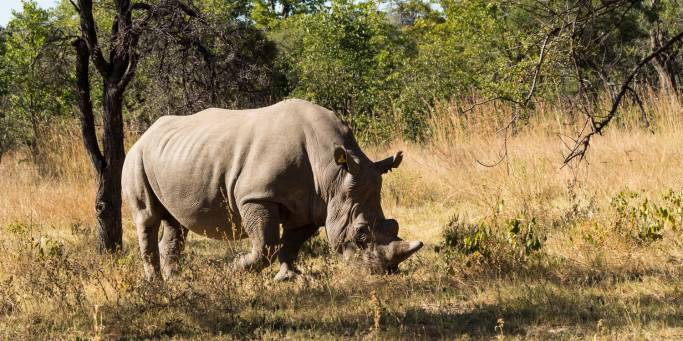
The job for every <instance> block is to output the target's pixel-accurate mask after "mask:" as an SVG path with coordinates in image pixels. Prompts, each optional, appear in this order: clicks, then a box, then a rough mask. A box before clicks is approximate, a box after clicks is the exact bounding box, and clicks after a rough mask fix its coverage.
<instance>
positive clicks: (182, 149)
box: [122, 100, 422, 280]
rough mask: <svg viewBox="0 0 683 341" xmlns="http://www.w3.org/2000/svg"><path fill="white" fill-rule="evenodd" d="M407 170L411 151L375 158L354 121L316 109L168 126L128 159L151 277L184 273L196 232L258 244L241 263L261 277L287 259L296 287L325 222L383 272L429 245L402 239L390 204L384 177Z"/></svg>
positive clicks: (291, 106) (213, 115)
mask: <svg viewBox="0 0 683 341" xmlns="http://www.w3.org/2000/svg"><path fill="white" fill-rule="evenodd" d="M400 162H401V153H400V152H399V153H397V154H396V156H394V157H390V158H387V159H385V160H382V161H379V162H372V161H370V160H369V159H368V157H367V156H365V154H363V152H362V151H361V150H360V148H359V147H358V144H357V143H356V140H355V139H354V138H353V135H352V134H351V131H350V130H349V128H348V127H347V126H346V125H345V124H343V123H342V122H341V121H340V120H339V119H338V118H337V117H336V116H335V115H334V114H333V113H332V112H331V111H329V110H327V109H324V108H322V107H320V106H317V105H314V104H312V103H309V102H306V101H302V100H287V101H283V102H280V103H277V104H275V105H272V106H270V107H266V108H260V109H253V110H238V111H234V110H224V109H213V108H212V109H207V110H204V111H201V112H199V113H197V114H194V115H190V116H165V117H162V118H160V119H159V120H157V121H156V122H155V123H154V124H153V125H152V126H151V127H150V128H149V129H148V130H147V131H146V132H145V133H144V135H142V137H140V139H139V140H138V141H137V142H136V143H135V145H134V146H133V147H132V148H131V149H130V151H129V152H128V155H126V160H125V163H124V166H123V179H122V185H123V195H124V197H125V199H126V201H127V202H128V203H129V205H130V208H131V212H132V216H133V221H134V223H135V226H136V228H137V234H138V240H139V243H140V252H141V254H142V258H143V263H144V267H145V274H146V276H147V278H148V279H154V278H160V275H161V270H163V272H164V276H165V277H169V276H172V275H173V274H174V273H176V272H177V270H178V259H179V257H180V253H181V251H182V249H183V244H184V240H185V238H186V236H187V230H188V229H189V230H192V231H193V232H195V233H199V234H202V235H205V236H207V237H209V238H215V239H227V240H235V239H242V238H246V237H248V238H249V239H250V240H251V244H252V249H251V252H250V253H248V254H246V255H242V256H240V257H238V258H237V259H236V261H235V265H236V266H237V267H238V268H239V269H249V270H256V271H259V270H261V269H262V268H263V267H265V266H267V265H269V264H270V263H271V262H273V261H275V259H277V260H278V261H279V262H280V271H279V272H278V274H277V276H276V277H275V278H276V279H278V280H284V279H290V278H293V277H295V276H296V274H297V273H298V272H297V270H296V269H295V267H294V264H293V262H294V260H295V259H296V257H297V253H298V251H299V248H300V247H301V245H302V244H303V242H304V241H306V240H307V239H308V238H309V237H311V236H312V235H314V234H315V232H316V231H317V230H318V228H319V227H320V226H323V225H324V226H325V228H326V232H327V236H328V240H329V243H330V246H331V247H332V248H333V249H335V250H336V251H337V252H339V253H343V254H344V256H345V258H349V257H351V256H353V255H354V254H363V255H364V256H363V257H357V258H364V259H366V260H368V259H369V261H368V262H366V263H371V264H373V266H374V271H375V272H377V271H389V272H391V271H395V270H396V269H397V267H398V263H399V262H401V261H403V260H405V259H406V258H408V256H410V255H411V254H413V253H414V252H415V251H417V250H418V249H419V248H420V247H421V246H422V243H421V242H405V241H402V240H401V239H400V238H398V224H397V223H396V221H395V220H392V219H385V217H384V213H383V212H382V207H381V206H380V190H381V187H382V179H381V175H382V174H383V173H386V172H388V171H389V170H391V169H392V168H395V167H397V166H398V165H399V163H400ZM162 223H163V229H164V230H163V234H162V238H161V241H160V242H158V237H157V236H158V232H159V226H160V225H161V224H162ZM280 224H282V236H280V228H279V226H280ZM378 266H379V268H378Z"/></svg>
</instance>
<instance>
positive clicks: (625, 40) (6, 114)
mask: <svg viewBox="0 0 683 341" xmlns="http://www.w3.org/2000/svg"><path fill="white" fill-rule="evenodd" d="M156 3H162V4H168V3H170V4H173V3H174V2H173V1H160V2H152V4H156ZM188 7H190V8H192V9H193V11H194V12H193V13H198V16H197V17H191V16H188V15H187V13H186V12H178V13H171V14H169V15H164V16H159V17H157V18H161V19H160V20H157V21H156V22H153V23H151V24H149V25H148V26H147V27H150V28H151V29H149V30H147V31H146V32H145V34H143V35H142V37H141V38H140V39H141V40H142V42H141V43H140V44H139V45H140V51H139V53H140V54H141V56H142V60H141V62H140V65H139V66H138V70H137V74H136V76H135V79H134V80H133V83H132V85H131V86H130V88H129V89H127V91H126V93H125V103H124V112H125V119H126V122H127V124H128V127H129V128H130V129H132V130H133V131H141V130H144V129H145V128H146V126H147V125H149V124H150V123H151V122H152V121H153V120H154V119H155V118H157V117H158V116H161V115H167V114H179V115H183V114H189V113H193V112H196V111H198V110H200V109H202V108H206V107H209V106H219V107H227V108H248V107H258V106H263V105H267V104H270V103H274V102H275V101H277V100H280V99H282V98H286V97H299V98H305V99H309V100H311V101H313V102H316V103H318V104H320V105H322V106H325V107H328V108H331V109H333V110H335V111H336V112H337V113H339V114H340V115H342V116H343V117H344V118H345V119H346V120H347V121H349V122H351V123H352V124H353V125H354V127H356V132H357V134H358V135H360V136H361V137H363V139H365V140H370V141H381V140H385V139H386V138H387V137H405V138H408V139H412V140H424V139H425V138H426V137H428V136H429V133H430V132H429V131H428V129H426V126H427V125H426V123H425V122H426V120H427V119H428V118H429V116H430V113H431V111H432V110H433V108H434V106H435V105H436V103H438V102H443V101H449V100H454V99H456V100H457V99H462V98H469V97H473V96H474V97H476V98H477V99H479V100H486V99H494V98H495V99H497V100H499V101H509V102H512V103H517V104H518V105H519V108H520V109H519V110H520V113H521V114H519V115H517V116H520V117H527V116H529V115H532V114H533V107H534V103H535V102H537V101H539V100H559V101H564V103H566V104H567V105H568V107H571V108H570V110H568V113H569V114H577V113H581V112H582V111H586V110H587V108H588V107H589V108H590V109H589V110H591V112H593V111H598V112H596V115H600V114H605V113H604V112H599V111H600V110H603V111H607V108H599V109H598V108H596V107H595V100H596V98H597V97H598V96H599V95H600V94H602V93H605V92H608V93H610V94H611V95H614V93H615V92H616V91H618V90H619V89H618V87H619V85H620V83H621V81H622V80H623V79H624V78H625V77H626V76H627V75H628V73H629V72H630V71H631V69H632V68H633V67H634V66H635V65H636V63H637V62H638V61H639V60H641V59H642V58H643V57H645V56H646V55H648V54H649V53H651V52H652V51H654V50H656V49H657V48H659V47H661V46H663V45H664V44H666V43H667V42H668V41H669V39H671V38H672V37H674V36H675V35H676V34H677V33H679V32H681V31H683V19H681V18H683V7H682V6H680V3H679V2H678V1H677V0H661V1H660V0H657V1H652V2H644V1H638V0H636V1H630V0H629V1H625V0H619V1H610V2H606V1H605V2H601V1H583V0H579V1H572V2H569V3H565V2H561V1H549V2H546V1H543V2H540V1H536V0H523V1H506V0H468V1H452V0H438V1H433V2H431V1H422V0H400V1H394V2H387V3H384V2H377V1H361V2H353V1H346V0H335V1H331V2H323V1H319V0H300V1H293V2H290V1H282V2H280V1H276V0H270V1H262V0H255V1H248V0H234V1H223V0H214V1H208V2H207V1H201V2H200V1H196V2H189V3H188ZM160 8H163V7H160ZM94 10H95V12H94V15H95V21H96V22H97V24H98V25H99V26H98V34H99V35H100V40H103V41H102V42H101V45H102V46H108V45H110V44H114V42H109V40H111V39H110V36H111V34H110V32H108V30H109V27H110V26H111V24H112V20H113V17H114V14H115V13H114V8H113V6H112V4H110V3H109V2H108V1H98V2H96V3H95V6H94ZM143 19H144V18H143V16H142V15H141V14H140V15H137V14H136V15H134V20H143ZM78 25H79V22H78V14H77V12H76V10H75V9H74V8H73V6H72V4H71V3H70V2H69V1H67V0H63V1H61V2H60V3H59V5H58V6H56V7H55V8H53V9H48V10H45V9H41V8H39V7H37V5H36V4H35V3H32V2H25V3H24V8H23V9H22V10H21V11H17V12H15V13H14V18H13V19H12V20H11V21H10V22H9V23H8V24H7V25H6V27H5V28H3V29H2V34H1V39H0V42H1V43H0V59H1V60H2V62H1V63H0V65H1V68H2V69H1V70H0V96H1V97H0V121H1V122H2V124H0V129H1V131H0V155H1V154H2V153H4V152H6V151H8V150H12V149H15V148H18V147H28V148H30V149H31V151H32V155H33V157H34V158H37V159H39V158H40V157H41V152H40V144H41V143H40V139H41V134H42V133H43V131H44V130H45V129H47V128H48V127H51V126H53V125H55V124H59V123H62V122H71V121H70V120H69V118H71V117H75V116H76V115H75V112H76V110H75V108H76V100H75V94H74V92H75V90H74V88H73V86H71V84H73V83H74V78H75V75H74V72H75V66H74V60H75V56H74V55H75V51H74V49H73V47H72V46H71V42H72V41H73V39H74V38H75V37H77V36H79V35H80V34H79V26H78ZM680 50H681V47H680V46H678V45H676V46H673V47H671V48H670V49H669V50H668V51H667V52H666V53H663V54H661V55H658V56H657V57H656V58H654V59H653V60H652V61H651V63H649V64H648V65H647V66H646V67H645V69H644V70H643V71H642V72H640V73H639V74H638V77H637V78H636V80H635V82H636V83H640V84H646V85H652V86H656V87H660V88H668V89H679V90H680V87H681V83H682V80H681V70H683V55H682V54H681V53H680ZM105 57H107V56H105ZM93 82H95V83H97V82H99V81H98V80H97V79H95V80H93ZM632 87H633V88H635V87H636V84H632ZM94 91H95V93H94V94H93V96H94V101H95V105H94V108H95V110H96V115H97V111H98V110H101V106H99V105H97V104H98V102H99V101H101V100H102V94H101V90H94ZM98 92H99V93H98ZM462 109H465V108H462ZM65 119H66V120H65Z"/></svg>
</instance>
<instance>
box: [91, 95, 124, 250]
mask: <svg viewBox="0 0 683 341" xmlns="http://www.w3.org/2000/svg"><path fill="white" fill-rule="evenodd" d="M104 89H105V90H104V115H103V117H104V120H103V121H104V122H103V125H104V137H103V140H102V142H103V143H102V144H103V146H104V162H105V167H104V170H103V171H102V172H101V173H99V174H98V181H97V197H96V199H95V207H96V208H97V227H98V228H97V236H98V249H99V250H100V251H104V250H107V251H114V250H116V249H118V248H120V247H121V246H122V245H123V241H122V234H123V231H122V227H121V170H122V168H123V160H124V158H125V151H124V147H123V119H122V106H123V96H122V94H121V93H120V92H119V91H118V90H117V89H116V88H115V87H112V86H108V85H106V84H105V86H104Z"/></svg>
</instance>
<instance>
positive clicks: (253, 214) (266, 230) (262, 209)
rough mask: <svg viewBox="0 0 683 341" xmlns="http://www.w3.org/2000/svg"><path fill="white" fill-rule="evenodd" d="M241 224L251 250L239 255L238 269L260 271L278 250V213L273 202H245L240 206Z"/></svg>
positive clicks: (270, 261)
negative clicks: (249, 241) (249, 242)
mask: <svg viewBox="0 0 683 341" xmlns="http://www.w3.org/2000/svg"><path fill="white" fill-rule="evenodd" d="M240 215H241V216H242V226H243V227H244V229H245V230H246V232H247V234H248V235H249V239H250V240H251V252H250V253H248V254H246V255H243V256H240V257H239V258H238V259H237V260H236V265H237V267H238V268H240V269H244V270H253V271H261V270H262V269H263V268H264V267H266V266H268V265H270V264H271V263H272V262H273V260H274V258H275V255H276V254H277V252H278V242H279V237H280V215H279V212H278V206H277V205H276V204H273V203H246V204H244V205H242V207H241V208H240Z"/></svg>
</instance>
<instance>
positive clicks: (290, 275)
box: [275, 269, 299, 282]
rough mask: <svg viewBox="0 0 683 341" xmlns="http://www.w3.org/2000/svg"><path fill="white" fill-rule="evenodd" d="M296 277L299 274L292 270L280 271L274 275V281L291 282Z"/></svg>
mask: <svg viewBox="0 0 683 341" xmlns="http://www.w3.org/2000/svg"><path fill="white" fill-rule="evenodd" d="M297 277H299V274H298V273H297V272H296V271H293V270H284V269H283V270H280V272H278V273H277V275H275V280H276V281H278V282H282V281H293V280H295V279H296V278H297Z"/></svg>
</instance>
